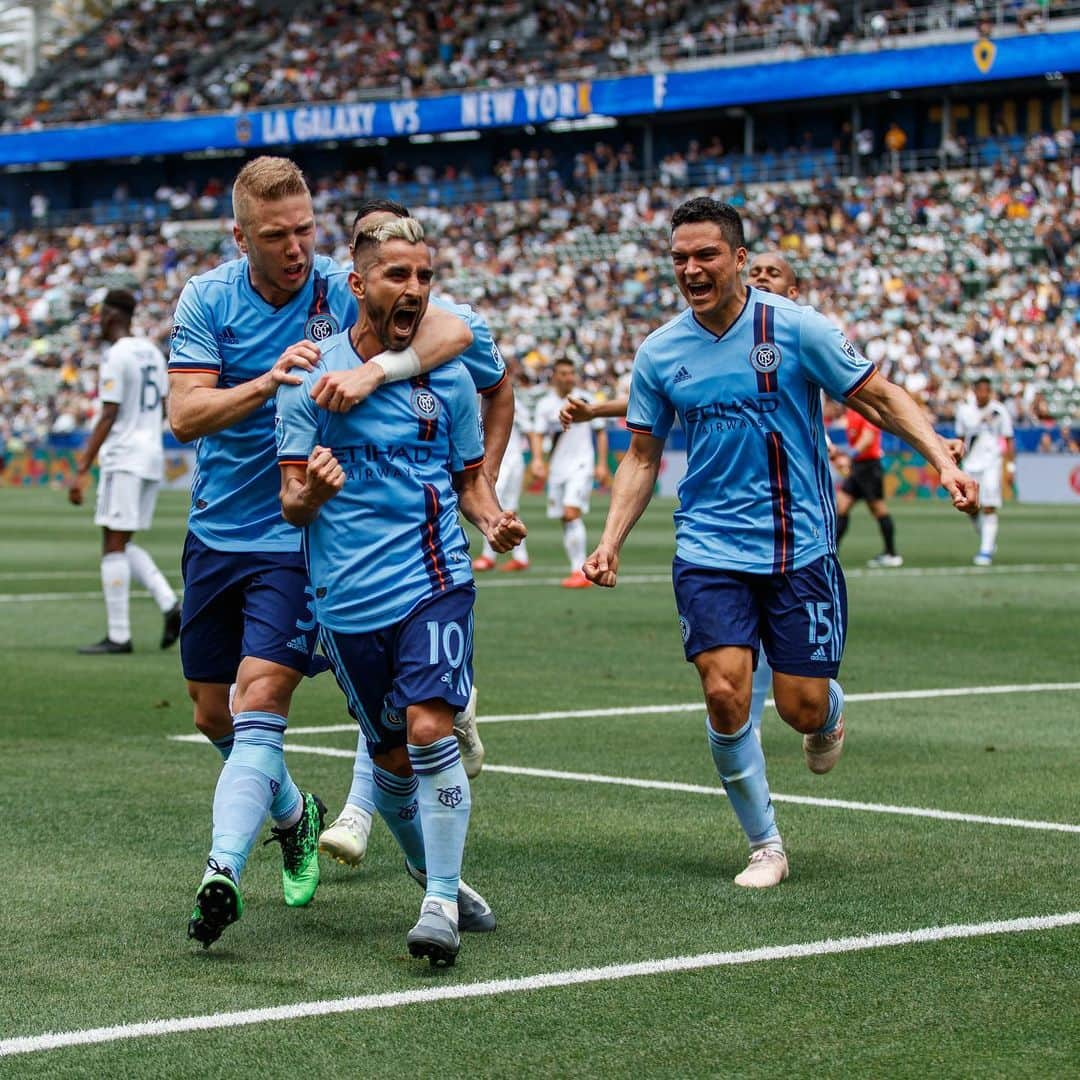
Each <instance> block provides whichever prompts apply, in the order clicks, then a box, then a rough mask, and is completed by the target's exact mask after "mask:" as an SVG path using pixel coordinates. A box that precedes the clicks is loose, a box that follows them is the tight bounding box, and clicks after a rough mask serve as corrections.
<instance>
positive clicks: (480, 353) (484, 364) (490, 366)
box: [431, 296, 506, 397]
mask: <svg viewBox="0 0 1080 1080" xmlns="http://www.w3.org/2000/svg"><path fill="white" fill-rule="evenodd" d="M431 303H432V304H434V305H435V306H436V307H440V308H444V309H445V310H446V311H452V312H453V313H454V314H455V315H459V316H460V317H461V318H462V319H464V320H465V322H466V323H468V325H469V329H470V330H471V331H472V335H473V340H472V344H471V345H470V346H469V347H468V348H467V349H466V350H465V352H463V353H462V354H461V356H460V357H458V359H459V360H461V362H462V363H463V364H464V365H465V368H466V370H467V371H468V372H469V376H470V378H471V379H472V381H473V384H474V385H475V386H476V392H477V393H478V394H482V395H483V396H484V397H487V396H488V395H489V394H493V393H495V391H496V390H498V389H499V387H500V386H501V385H502V384H503V380H504V379H505V378H506V364H505V363H504V362H503V358H502V353H500V352H499V346H498V345H496V344H495V342H494V341H493V340H492V337H491V328H490V327H489V326H488V324H487V321H486V320H485V319H484V317H483V316H482V315H479V314H478V313H477V312H475V311H473V309H472V308H471V307H469V305H468V304H455V303H454V302H453V301H452V300H448V299H447V298H446V297H445V296H432V298H431Z"/></svg>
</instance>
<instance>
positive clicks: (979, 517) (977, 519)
mask: <svg viewBox="0 0 1080 1080" xmlns="http://www.w3.org/2000/svg"><path fill="white" fill-rule="evenodd" d="M985 517H986V515H985V514H972V515H971V527H972V528H973V529H974V530H975V534H976V535H977V536H978V537H979V542H980V543H981V542H982V523H983V518H985Z"/></svg>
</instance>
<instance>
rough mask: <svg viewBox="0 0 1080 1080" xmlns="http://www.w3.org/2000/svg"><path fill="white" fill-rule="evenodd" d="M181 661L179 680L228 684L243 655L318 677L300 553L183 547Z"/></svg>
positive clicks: (320, 664) (191, 541)
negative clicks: (182, 673)
mask: <svg viewBox="0 0 1080 1080" xmlns="http://www.w3.org/2000/svg"><path fill="white" fill-rule="evenodd" d="M181 565H182V568H183V573H184V606H183V616H182V623H181V628H180V659H181V663H182V664H183V667H184V678H186V679H190V680H192V681H193V682H213V683H231V682H233V681H235V679H236V670H237V668H238V667H239V666H240V661H241V660H242V659H243V658H244V657H245V656H254V657H257V658H258V659H260V660H272V661H273V662H274V663H275V664H284V666H285V667H289V668H292V669H293V670H294V671H299V672H300V673H301V674H302V675H317V674H318V673H319V672H320V671H325V670H326V669H327V666H328V665H327V663H326V659H325V658H324V657H322V656H316V655H315V649H316V646H317V645H318V641H319V627H318V624H317V623H316V622H315V616H314V614H313V613H312V601H313V600H314V593H313V592H312V589H311V586H310V585H309V584H308V575H307V567H306V566H305V565H304V558H303V556H302V555H301V554H300V552H291V551H215V550H214V549H213V548H209V547H207V546H206V545H205V544H204V543H203V542H202V541H201V540H200V539H199V538H198V537H196V536H195V535H193V534H192V533H188V535H187V539H186V540H185V541H184V558H183V562H182V564H181Z"/></svg>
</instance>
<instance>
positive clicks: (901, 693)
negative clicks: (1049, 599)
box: [190, 682, 1080, 742]
mask: <svg viewBox="0 0 1080 1080" xmlns="http://www.w3.org/2000/svg"><path fill="white" fill-rule="evenodd" d="M1074 690H1080V682H1068V683H1014V684H1011V685H1008V686H953V687H945V688H942V689H937V690H882V691H877V692H874V693H866V694H845V695H844V700H845V701H846V702H860V701H920V700H923V699H927V698H949V697H977V696H980V695H982V694H1039V693H1067V692H1070V691H1074ZM765 704H766V705H772V704H773V700H772V698H770V699H769V700H768V701H766V702H765ZM704 708H705V706H704V704H703V703H702V702H700V701H690V702H686V703H685V704H680V705H628V706H616V707H614V708H611V707H608V708H603V709H570V710H563V711H557V712H535V713H492V714H491V715H488V714H485V713H480V716H479V719H480V721H481V723H482V724H507V723H511V722H514V721H520V720H585V719H588V718H590V717H611V716H663V715H665V714H667V713H687V712H701V711H702V710H703V709H704ZM339 731H356V724H312V725H309V726H305V725H303V724H297V725H295V726H291V727H290V728H289V734H290V735H330V734H333V733H334V732H339ZM190 738H191V740H192V741H194V742H198V741H200V740H201V739H202V738H203V736H201V735H192V736H190Z"/></svg>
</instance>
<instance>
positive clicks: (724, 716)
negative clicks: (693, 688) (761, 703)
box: [704, 675, 750, 735]
mask: <svg viewBox="0 0 1080 1080" xmlns="http://www.w3.org/2000/svg"><path fill="white" fill-rule="evenodd" d="M704 690H705V708H706V709H707V710H708V712H709V722H710V723H711V724H712V726H713V729H714V730H715V731H717V732H719V733H720V734H721V735H733V734H734V733H735V732H736V731H738V730H739V728H741V727H742V726H743V724H745V723H746V720H747V717H748V716H749V715H750V694H749V692H748V690H747V689H746V688H743V687H739V686H736V685H735V684H734V683H733V682H732V681H731V680H730V679H727V678H725V677H724V676H722V675H715V676H712V677H710V679H709V680H708V682H707V683H706V684H705V687H704Z"/></svg>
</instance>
